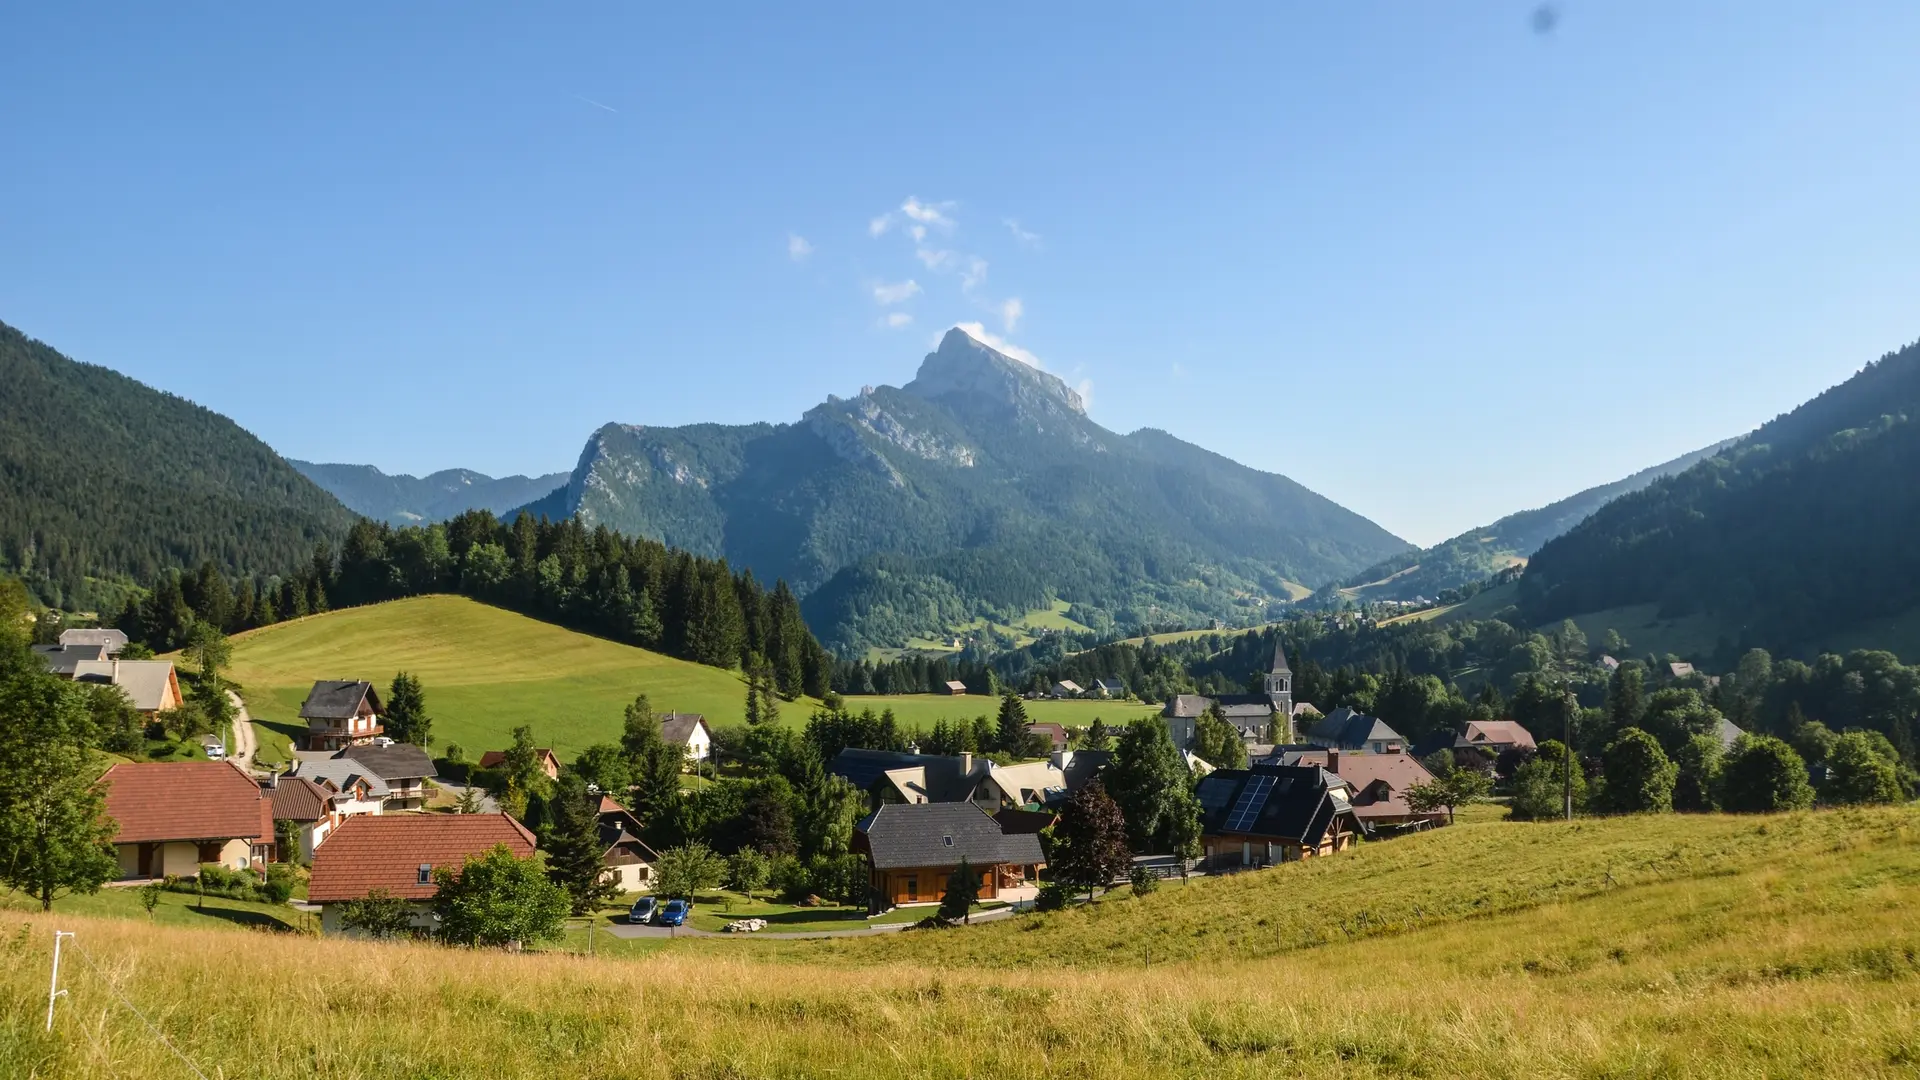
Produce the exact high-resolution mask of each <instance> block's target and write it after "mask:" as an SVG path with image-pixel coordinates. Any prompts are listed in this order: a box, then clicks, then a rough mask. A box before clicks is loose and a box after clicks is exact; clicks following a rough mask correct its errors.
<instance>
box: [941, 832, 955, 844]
mask: <svg viewBox="0 0 1920 1080" xmlns="http://www.w3.org/2000/svg"><path fill="white" fill-rule="evenodd" d="M940 840H941V842H942V843H944V844H946V845H947V846H948V847H952V846H953V835H952V834H951V833H949V834H948V835H946V836H943V837H941V838H940Z"/></svg>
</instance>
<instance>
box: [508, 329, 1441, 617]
mask: <svg viewBox="0 0 1920 1080" xmlns="http://www.w3.org/2000/svg"><path fill="white" fill-rule="evenodd" d="M529 509H531V510H533V511H535V512H539V513H544V514H547V515H548V516H550V517H560V516H567V515H576V514H577V515H578V516H579V517H580V518H581V519H582V520H583V521H585V522H587V523H588V524H604V525H607V526H609V527H611V528H614V529H617V530H621V531H625V532H632V533H637V534H640V535H645V536H650V537H654V538H657V539H660V540H663V541H665V542H666V543H668V544H672V545H674V546H678V547H685V548H687V549H689V550H692V551H695V552H700V553H704V554H710V555H724V556H726V557H727V558H728V559H729V560H731V561H732V562H734V563H735V564H737V565H745V566H749V567H751V568H753V570H754V572H755V573H756V574H757V575H759V576H760V577H761V578H763V579H770V578H774V577H782V578H785V579H787V580H788V581H789V582H790V583H792V585H793V586H794V588H795V589H796V590H797V591H799V592H801V593H802V594H803V595H804V596H805V610H806V614H807V618H808V622H809V624H810V625H811V626H812V627H813V628H814V631H815V632H816V633H817V634H819V635H821V637H822V639H823V640H824V641H826V642H827V643H828V644H829V645H831V646H834V647H836V648H841V649H857V648H863V647H866V646H871V645H881V646H898V645H903V644H905V643H906V642H907V641H908V640H909V639H911V638H914V637H927V636H939V635H943V634H944V633H946V632H947V631H948V629H949V628H952V627H956V626H959V625H962V624H965V623H967V622H968V621H970V620H972V619H975V618H977V617H986V618H990V619H994V620H998V621H1011V620H1013V619H1017V618H1018V617H1019V616H1020V615H1021V614H1022V613H1023V612H1025V611H1027V610H1029V609H1032V608H1037V607H1044V606H1046V605H1047V604H1049V603H1050V602H1052V601H1054V600H1065V601H1068V602H1070V603H1071V604H1072V605H1073V608H1072V613H1071V616H1072V618H1074V619H1076V620H1079V621H1081V622H1083V623H1086V624H1089V625H1104V624H1120V625H1140V624H1152V623H1165V622H1191V621H1195V620H1203V619H1207V618H1221V619H1227V620H1236V621H1245V620H1249V619H1257V618H1261V617H1264V616H1265V614H1266V612H1267V609H1268V607H1269V605H1270V604H1273V603H1275V602H1278V601H1283V600H1285V599H1287V598H1288V597H1289V594H1290V589H1289V588H1288V584H1289V583H1302V584H1305V585H1307V586H1313V585H1317V584H1322V583H1325V582H1327V581H1329V580H1332V579H1334V578H1337V577H1341V576H1344V575H1346V574H1351V573H1352V572H1353V571H1355V570H1356V569H1358V568H1360V567H1362V566H1366V565H1369V564H1371V563H1373V562H1376V561H1378V560H1379V559H1380V558H1382V557H1384V556H1386V555H1390V554H1393V553H1395V552H1398V551H1401V550H1403V549H1405V548H1406V547H1407V544H1406V543H1405V541H1402V540H1400V539H1399V538H1397V537H1395V536H1393V535H1392V534H1391V533H1388V532H1387V531H1386V530H1384V529H1382V528H1380V527H1379V526H1378V525H1375V524H1374V523H1373V522H1371V521H1368V520H1367V519H1365V518H1363V517H1361V516H1359V515H1358V514H1355V513H1353V512H1351V511H1349V510H1346V509H1344V508H1342V507H1340V506H1338V505H1336V504H1335V503H1333V502H1331V501H1329V500H1327V499H1325V498H1323V497H1321V496H1319V495H1316V494H1315V493H1313V492H1311V491H1309V490H1307V489H1306V488H1304V487H1302V486H1300V485H1299V484H1297V483H1294V482H1293V481H1292V480H1289V479H1287V478H1286V477H1284V476H1277V475H1274V474H1271V473H1263V472H1259V471H1257V470H1254V469H1249V468H1247V467H1245V466H1242V465H1238V464H1236V463H1234V462H1232V461H1230V460H1228V459H1226V458H1224V457H1221V456H1219V455H1217V454H1213V453H1210V452H1208V451H1206V450H1202V449H1200V448H1199V447H1196V446H1193V445H1191V444H1188V443H1185V442H1182V441H1180V440H1179V439H1176V438H1174V437H1173V436H1171V435H1168V434H1166V433H1165V432H1161V431H1155V430H1152V429H1145V430H1141V431H1136V432H1134V433H1133V434H1131V435H1125V436H1122V435H1118V434H1115V433H1114V432H1111V431H1108V430H1107V429H1105V428H1103V427H1101V426H1100V425H1098V424H1096V423H1094V422H1093V421H1092V420H1091V419H1089V418H1088V417H1087V415H1086V409H1085V406H1084V404H1083V403H1082V401H1081V400H1080V396H1079V395H1078V394H1076V393H1075V392H1074V391H1073V390H1072V389H1071V388H1069V387H1068V386H1067V385H1066V384H1065V383H1064V382H1063V381H1061V380H1060V379H1059V378H1058V377H1057V376H1055V375H1052V374H1049V373H1047V372H1045V371H1041V370H1039V369H1037V368H1035V367H1032V366H1030V365H1027V364H1024V363H1022V362H1020V361H1018V360H1015V359H1013V358H1011V357H1008V356H1006V355H1004V354H1002V353H999V352H997V351H995V350H993V349H992V348H989V347H988V346H986V345H984V344H981V343H980V342H978V341H976V340H974V339H973V338H972V337H970V336H968V335H967V334H966V333H964V332H963V331H960V330H958V329H955V330H952V331H950V332H949V333H948V334H947V335H946V337H945V338H944V339H943V340H942V341H941V342H940V345H939V347H938V348H937V349H936V350H935V351H934V352H933V353H931V354H929V355H928V356H927V357H926V359H925V361H924V362H923V363H922V364H921V366H920V370H919V372H918V373H917V374H916V376H915V377H914V379H913V380H912V381H911V382H909V383H908V384H907V385H906V386H904V387H897V388H896V387H890V386H880V387H871V388H867V389H865V390H863V391H862V392H861V393H860V394H859V395H858V396H856V397H854V398H851V399H841V398H838V397H830V398H828V400H827V401H826V402H824V403H823V404H821V405H818V406H815V407H814V408H813V409H810V410H808V411H807V413H806V414H805V415H804V416H803V417H802V418H801V419H800V421H799V422H798V423H794V424H750V425H742V426H723V425H714V424H697V425H691V426H687V427H678V428H652V427H641V426H634V425H623V424H608V425H606V426H605V427H603V428H601V429H600V430H599V431H597V432H595V433H594V434H593V436H592V437H591V438H590V439H589V440H588V442H587V445H586V447H585V449H584V450H583V451H582V453H581V456H580V462H579V465H578V466H577V467H576V468H575V469H574V471H573V474H572V476H571V477H570V478H569V479H568V481H567V484H566V486H565V487H564V488H562V489H560V490H557V491H555V492H554V493H553V494H552V495H550V496H548V497H547V498H545V499H542V500H539V501H538V502H536V503H533V504H532V505H531V506H530V507H529Z"/></svg>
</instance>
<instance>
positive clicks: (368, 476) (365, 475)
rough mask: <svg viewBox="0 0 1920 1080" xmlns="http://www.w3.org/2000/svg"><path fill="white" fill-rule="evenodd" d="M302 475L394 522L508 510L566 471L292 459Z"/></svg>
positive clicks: (359, 510)
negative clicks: (423, 469) (398, 467)
mask: <svg viewBox="0 0 1920 1080" xmlns="http://www.w3.org/2000/svg"><path fill="white" fill-rule="evenodd" d="M287 464H289V465H291V466H293V467H294V468H295V469H297V470H299V471H300V475H302V476H305V477H306V478H307V479H309V480H311V481H313V482H314V483H316V484H318V485H320V487H321V488H323V489H324V490H326V491H327V492H328V493H329V494H331V495H333V496H334V497H335V498H337V499H339V500H340V501H341V502H342V503H345V504H346V507H347V509H349V510H352V511H353V512H354V513H356V514H361V515H364V516H366V517H370V518H374V519H376V520H379V521H384V522H386V523H388V524H389V525H419V524H423V523H432V522H435V521H446V520H447V519H449V518H452V517H456V516H458V515H459V514H461V513H462V512H464V511H467V510H488V511H491V512H493V513H495V514H504V513H506V512H507V511H508V510H511V509H513V508H515V507H517V506H522V505H525V504H526V503H529V502H532V501H533V500H535V499H538V498H540V497H541V496H542V495H545V494H547V493H548V492H550V491H552V490H553V489H554V488H556V487H558V486H560V485H561V484H564V483H566V480H567V474H566V473H549V474H547V475H545V476H501V477H492V476H488V475H486V474H485V473H477V472H474V471H473V470H471V469H442V470H440V471H439V472H436V473H430V474H428V475H426V476H409V475H407V474H406V473H393V474H388V473H384V472H381V471H380V470H379V469H376V468H374V467H373V466H371V465H342V464H315V463H314V462H310V461H297V460H295V459H293V458H288V459H287Z"/></svg>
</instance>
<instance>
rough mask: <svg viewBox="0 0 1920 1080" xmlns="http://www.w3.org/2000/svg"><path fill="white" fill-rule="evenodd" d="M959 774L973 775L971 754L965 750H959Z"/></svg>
mask: <svg viewBox="0 0 1920 1080" xmlns="http://www.w3.org/2000/svg"><path fill="white" fill-rule="evenodd" d="M960 775H961V776H972V775H973V755H972V754H971V753H969V752H968V751H965V750H962V751H960Z"/></svg>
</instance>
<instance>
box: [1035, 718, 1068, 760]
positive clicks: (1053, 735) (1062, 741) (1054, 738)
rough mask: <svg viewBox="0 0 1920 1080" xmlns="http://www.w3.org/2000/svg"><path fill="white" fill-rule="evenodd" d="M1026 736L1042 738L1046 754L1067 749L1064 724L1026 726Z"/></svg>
mask: <svg viewBox="0 0 1920 1080" xmlns="http://www.w3.org/2000/svg"><path fill="white" fill-rule="evenodd" d="M1027 734H1029V735H1039V736H1042V737H1044V738H1045V739H1046V740H1047V752H1048V753H1053V752H1055V751H1057V750H1065V749H1066V748H1067V729H1066V725H1064V724H1028V725H1027Z"/></svg>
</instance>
